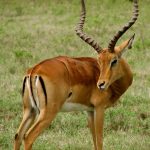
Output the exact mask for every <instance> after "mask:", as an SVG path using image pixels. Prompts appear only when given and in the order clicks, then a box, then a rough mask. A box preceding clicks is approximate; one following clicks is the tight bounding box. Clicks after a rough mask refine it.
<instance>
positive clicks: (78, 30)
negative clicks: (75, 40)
mask: <svg viewBox="0 0 150 150" xmlns="http://www.w3.org/2000/svg"><path fill="white" fill-rule="evenodd" d="M81 4H82V11H81V16H80V21H79V23H78V24H77V27H76V29H75V31H76V34H77V35H78V36H79V37H80V38H81V39H82V40H83V41H85V42H86V43H88V44H89V45H91V46H92V47H93V48H94V49H95V50H96V51H97V52H98V53H100V51H101V50H102V48H101V47H100V46H99V45H98V43H97V42H96V41H95V40H94V39H92V38H91V37H89V36H87V35H86V34H85V33H84V32H83V25H84V22H85V16H86V8H85V2H84V0H81Z"/></svg>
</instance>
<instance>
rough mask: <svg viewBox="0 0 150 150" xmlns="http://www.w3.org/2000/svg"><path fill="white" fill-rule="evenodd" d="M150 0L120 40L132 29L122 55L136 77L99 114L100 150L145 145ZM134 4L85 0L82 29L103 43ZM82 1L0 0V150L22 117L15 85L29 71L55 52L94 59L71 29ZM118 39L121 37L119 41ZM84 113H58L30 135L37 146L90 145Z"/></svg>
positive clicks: (149, 118) (38, 149)
mask: <svg viewBox="0 0 150 150" xmlns="http://www.w3.org/2000/svg"><path fill="white" fill-rule="evenodd" d="M148 1H149V0H144V1H140V2H139V4H140V17H139V19H138V22H137V23H136V24H135V25H134V27H132V28H131V29H130V31H129V32H128V33H127V34H126V35H125V36H124V37H123V38H122V40H124V39H126V38H128V37H129V36H131V35H132V34H133V33H134V32H135V33H136V39H135V43H134V47H133V49H132V50H129V51H128V52H127V53H126V54H125V56H124V57H125V58H126V59H127V60H128V62H129V64H130V66H131V68H132V70H133V73H134V82H133V85H132V86H131V88H130V89H129V90H128V91H127V92H126V93H125V94H124V95H123V96H122V98H121V101H120V102H119V103H118V105H117V106H115V107H113V108H110V109H108V110H107V111H106V113H105V129H104V148H105V150H148V149H149V147H150V143H149V141H150V109H149V108H150V67H149V66H150V62H149V60H150V51H149V49H150V34H149V33H150V24H149V22H150V17H149V16H148V14H149V13H150V11H149V5H148V4H149V2H148ZM131 9H132V2H130V1H127V0H114V1H113V0H105V1H104V0H100V1H98V0H95V1H90V0H87V21H86V24H85V31H86V32H88V33H89V35H92V36H93V37H94V38H95V39H97V41H99V42H100V43H101V44H102V46H107V43H108V41H109V39H110V38H111V37H112V36H113V35H114V33H115V32H116V31H117V30H118V29H119V27H120V26H122V25H124V23H126V22H127V21H128V20H129V18H130V17H129V16H130V15H131V12H132V10H131ZM79 10H80V0H78V1H77V0H72V1H70V0H55V1H53V0H43V1H42V0H37V1H34V0H27V1H19V0H8V1H6V0H3V1H2V0H1V1H0V52H1V53H0V83H1V84H0V89H1V91H0V149H2V150H11V149H12V145H13V138H14V135H15V132H16V130H17V128H18V126H19V123H20V121H21V117H22V101H21V94H20V93H21V86H22V78H23V76H24V73H25V71H26V69H27V68H29V67H31V66H33V65H34V64H36V63H37V62H39V61H41V60H43V59H46V58H49V57H54V56H57V55H68V56H91V57H96V53H95V52H94V50H91V48H90V47H89V46H88V45H87V44H85V43H84V42H82V41H81V40H80V39H79V38H78V37H77V36H76V35H75V32H74V28H75V25H76V23H77V21H78V16H79ZM122 40H121V41H122ZM92 148H93V143H92V137H91V135H90V132H89V129H88V128H87V120H86V113H84V112H80V113H59V114H58V116H57V117H56V119H55V120H54V122H53V123H52V125H51V126H50V127H49V128H48V129H47V130H46V131H45V132H44V133H43V134H42V135H41V136H40V137H39V138H38V139H37V140H36V142H35V144H34V146H33V149H35V150H91V149H92Z"/></svg>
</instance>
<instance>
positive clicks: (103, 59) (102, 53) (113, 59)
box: [76, 0, 138, 90]
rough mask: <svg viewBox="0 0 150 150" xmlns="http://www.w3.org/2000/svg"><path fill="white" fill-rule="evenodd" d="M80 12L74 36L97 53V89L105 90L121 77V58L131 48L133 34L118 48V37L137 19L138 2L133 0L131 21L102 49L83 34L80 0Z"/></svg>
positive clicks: (82, 13)
mask: <svg viewBox="0 0 150 150" xmlns="http://www.w3.org/2000/svg"><path fill="white" fill-rule="evenodd" d="M81 3H82V12H81V16H80V22H79V23H78V25H77V27H76V34H77V35H78V36H79V37H80V38H81V39H82V40H83V41H85V42H86V43H88V44H89V45H90V46H92V47H93V48H94V49H95V50H96V52H97V53H98V60H97V61H98V64H99V69H100V76H99V79H98V82H97V87H98V88H99V89H101V90H106V89H107V88H108V87H109V85H111V83H113V82H114V81H116V80H118V79H119V78H120V77H121V76H122V70H121V63H120V61H121V56H122V54H123V53H124V52H125V50H126V48H129V49H130V48H132V42H133V40H134V36H135V34H134V35H133V36H132V37H131V38H130V39H128V40H126V41H124V42H123V43H122V44H120V45H119V46H116V43H117V41H118V40H119V39H120V37H121V36H122V35H123V34H124V33H125V32H126V31H127V30H128V29H129V28H130V27H131V26H132V25H133V24H134V23H135V22H136V20H137V18H138V0H133V4H134V12H133V16H132V18H131V20H130V21H129V22H128V24H127V25H125V26H124V27H123V28H122V29H121V30H119V31H118V32H117V33H116V34H115V36H114V37H113V38H112V40H111V41H110V42H109V44H108V47H107V48H102V47H101V46H100V45H99V44H98V43H97V42H96V41H95V40H94V39H93V38H91V37H89V36H87V35H86V34H85V33H84V32H83V25H84V22H85V15H86V9H85V2H84V0H81Z"/></svg>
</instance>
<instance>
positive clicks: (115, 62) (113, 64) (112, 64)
mask: <svg viewBox="0 0 150 150" xmlns="http://www.w3.org/2000/svg"><path fill="white" fill-rule="evenodd" d="M116 64H117V59H114V60H113V61H112V62H111V67H113V66H115V65H116Z"/></svg>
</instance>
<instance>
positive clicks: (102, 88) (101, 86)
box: [98, 81, 105, 90]
mask: <svg viewBox="0 0 150 150" xmlns="http://www.w3.org/2000/svg"><path fill="white" fill-rule="evenodd" d="M98 88H99V89H101V90H104V89H105V81H102V82H101V83H99V84H98Z"/></svg>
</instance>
